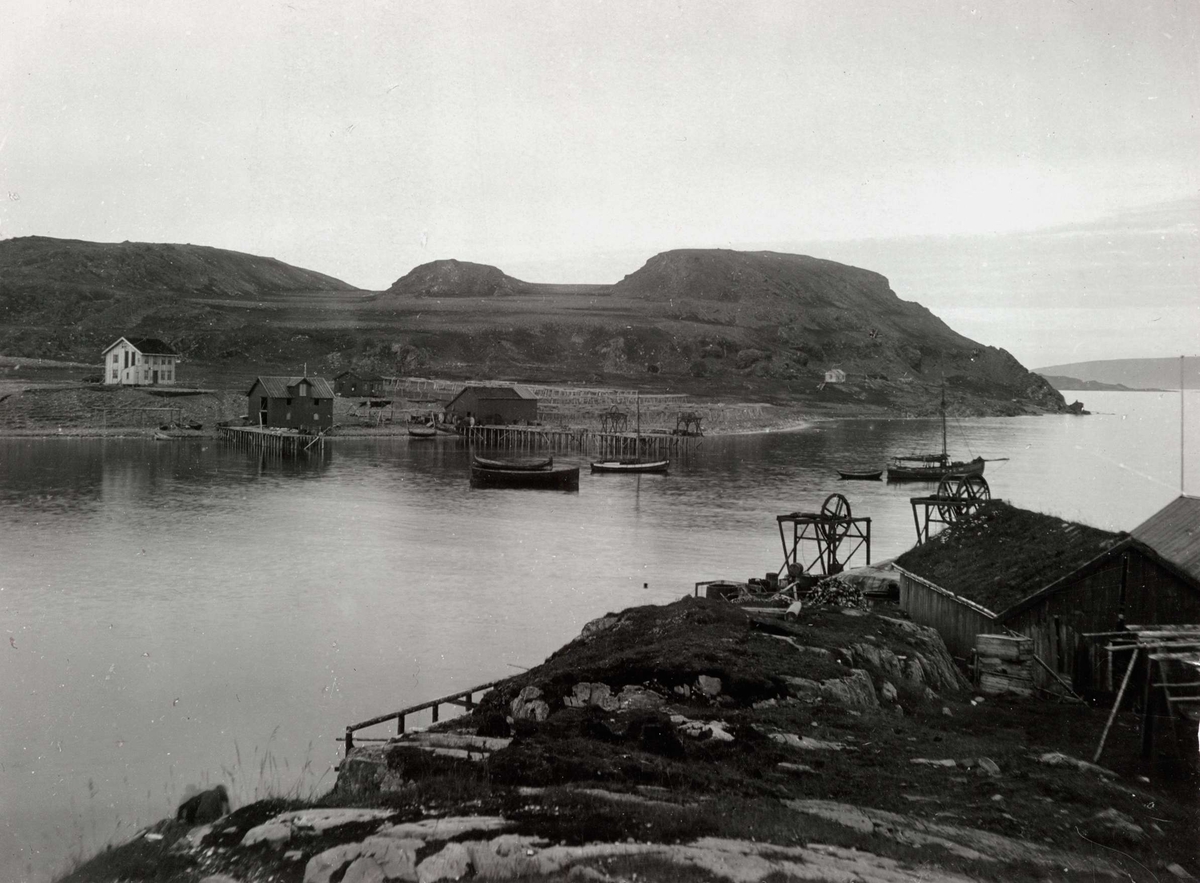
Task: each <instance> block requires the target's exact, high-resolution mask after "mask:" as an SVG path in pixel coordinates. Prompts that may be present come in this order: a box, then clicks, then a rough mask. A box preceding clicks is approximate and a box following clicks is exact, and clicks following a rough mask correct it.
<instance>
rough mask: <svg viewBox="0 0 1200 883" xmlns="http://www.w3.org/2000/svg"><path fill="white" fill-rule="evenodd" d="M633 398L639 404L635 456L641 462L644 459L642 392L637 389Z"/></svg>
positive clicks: (634, 447) (634, 444)
mask: <svg viewBox="0 0 1200 883" xmlns="http://www.w3.org/2000/svg"><path fill="white" fill-rule="evenodd" d="M633 398H634V401H635V402H636V403H637V424H636V426H637V430H636V431H637V437H636V438H635V439H634V442H633V456H634V457H635V458H637V459H639V460H640V459H641V457H642V391H641V390H640V389H635V390H634V391H633Z"/></svg>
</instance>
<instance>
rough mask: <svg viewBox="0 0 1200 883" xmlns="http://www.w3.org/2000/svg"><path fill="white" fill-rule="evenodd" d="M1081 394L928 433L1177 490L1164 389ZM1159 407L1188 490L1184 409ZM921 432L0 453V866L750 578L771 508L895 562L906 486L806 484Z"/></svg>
mask: <svg viewBox="0 0 1200 883" xmlns="http://www.w3.org/2000/svg"><path fill="white" fill-rule="evenodd" d="M1085 401H1086V402H1087V404H1088V406H1089V407H1090V408H1092V409H1094V410H1096V411H1100V412H1107V413H1103V414H1097V415H1096V416H1093V417H1089V418H1082V419H1081V418H1073V417H1041V418H1015V419H989V420H975V421H969V422H967V421H964V422H961V423H959V422H957V421H952V423H951V427H950V439H951V447H952V449H953V452H954V453H955V454H956V455H957V454H961V455H967V454H971V455H975V454H982V455H983V456H985V457H1010V458H1011V459H1010V460H1009V461H1007V462H997V463H990V464H988V469H987V477H988V479H989V481H990V482H991V485H992V490H993V495H995V496H999V497H1003V498H1005V499H1009V500H1011V501H1013V502H1015V503H1017V504H1019V505H1022V506H1028V507H1031V508H1037V509H1041V510H1043V511H1048V512H1052V513H1054V514H1058V515H1062V516H1064V517H1068V518H1073V519H1078V520H1082V521H1085V522H1088V523H1091V524H1095V525H1098V526H1101V527H1106V528H1111V529H1128V528H1131V527H1133V526H1134V525H1136V524H1137V523H1138V522H1139V521H1141V520H1142V519H1143V518H1145V517H1146V516H1148V515H1150V514H1151V513H1153V512H1154V511H1155V510H1157V509H1158V508H1159V507H1161V506H1162V505H1164V504H1165V503H1166V502H1168V501H1169V500H1171V499H1172V498H1173V497H1174V496H1175V495H1176V493H1177V492H1178V487H1179V399H1178V395H1177V394H1175V395H1171V394H1162V395H1160V394H1154V393H1125V394H1119V393H1107V394H1104V393H1089V394H1087V395H1086V397H1085ZM1188 414H1189V421H1188V422H1189V431H1188V434H1189V442H1190V444H1189V454H1188V456H1189V462H1190V464H1191V465H1190V466H1189V470H1188V471H1189V490H1190V491H1191V492H1193V493H1195V492H1197V491H1198V490H1200V482H1197V481H1196V476H1197V474H1198V470H1197V465H1198V464H1200V438H1198V437H1200V419H1197V418H1200V396H1198V395H1197V394H1189V403H1188ZM939 433H940V430H939V427H938V424H937V423H936V422H927V421H846V422H842V423H833V424H822V425H820V426H817V427H814V428H812V429H809V430H805V431H800V432H794V433H776V434H769V435H757V436H742V437H736V438H726V439H719V440H718V439H708V440H706V441H705V443H704V446H703V449H702V451H701V452H700V454H699V455H697V456H696V457H695V458H694V459H693V460H692V461H691V462H689V463H686V464H682V465H680V466H679V467H677V468H675V469H674V470H673V472H672V473H671V474H670V475H668V476H643V477H641V478H636V477H630V476H591V475H587V474H584V475H583V476H582V478H581V483H580V490H579V493H577V494H563V493H554V492H528V491H525V492H522V491H473V490H471V489H470V488H469V487H468V486H467V480H466V463H467V453H466V451H465V449H464V448H463V447H461V446H460V443H459V442H457V441H456V440H452V439H439V440H436V441H427V442H424V441H423V442H415V443H410V442H409V441H408V439H406V438H401V439H397V440H388V441H345V442H339V443H337V444H336V445H335V446H334V447H333V450H332V452H330V453H329V454H328V455H327V456H326V457H325V459H324V460H322V461H320V462H316V463H311V464H307V465H304V466H297V465H289V464H284V465H280V464H278V463H275V464H263V463H260V462H259V461H257V460H256V459H255V458H254V457H253V456H251V455H247V454H246V453H244V452H240V451H231V450H227V449H224V448H222V447H221V446H220V445H219V444H217V443H213V442H203V443H200V442H197V443H155V442H143V441H120V440H116V441H113V440H109V441H99V440H82V441H81V440H66V439H49V440H36V441H34V440H21V439H8V440H5V439H0V613H2V614H3V627H4V630H5V635H4V638H6V639H7V640H6V641H5V643H7V645H8V646H2V645H0V652H2V654H3V656H2V657H0V658H2V659H3V660H4V664H3V666H4V667H3V677H2V678H0V734H2V741H0V795H2V797H0V879H5V880H9V879H14V880H16V879H25V878H28V879H36V880H42V879H47V878H48V877H49V876H50V874H51V873H52V872H53V871H55V870H57V869H60V868H61V867H62V865H63V863H64V861H66V860H67V859H68V858H69V856H70V855H71V854H72V853H78V852H83V853H90V852H92V851H94V850H95V849H97V848H100V847H101V846H103V844H104V843H106V842H109V841H110V840H111V839H113V837H114V836H115V837H118V838H120V837H123V836H125V835H126V834H128V833H132V832H133V831H134V830H136V828H137V827H138V826H139V825H144V824H147V823H149V822H152V821H155V820H157V819H159V818H161V817H163V816H164V815H167V814H169V813H170V812H172V810H173V808H174V806H175V805H176V803H177V802H178V800H179V798H180V796H181V795H182V793H183V790H184V788H185V787H186V786H187V785H189V784H203V783H216V782H218V781H222V782H225V783H226V785H227V786H229V787H230V791H231V793H233V794H234V796H235V802H236V803H241V802H244V801H246V800H250V799H253V798H254V797H255V796H256V795H258V796H261V795H263V794H265V793H267V792H268V791H270V792H275V793H280V792H285V791H288V790H292V789H298V790H299V791H300V792H301V793H308V791H309V790H310V789H312V788H313V787H324V786H326V785H328V784H330V783H331V782H332V778H333V775H332V772H330V767H331V765H332V764H334V763H336V761H337V759H338V747H339V746H338V744H337V743H335V742H334V741H333V740H334V738H335V737H336V736H339V735H340V734H341V730H342V728H343V727H344V726H345V725H346V724H347V723H349V722H352V721H355V720H360V719H363V718H367V717H371V716H373V715H375V714H378V713H381V712H385V711H389V710H392V709H395V708H399V707H401V706H403V705H406V704H411V703H415V702H419V701H422V700H425V699H429V698H433V697H434V696H438V695H441V694H443V693H448V692H452V691H454V690H457V689H462V688H466V687H469V686H472V685H474V684H477V683H481V682H483V681H486V680H491V679H494V678H497V677H502V676H505V675H508V674H512V673H514V672H515V671H516V670H517V667H521V666H531V665H534V664H536V663H538V662H539V661H541V660H542V659H543V658H544V657H545V656H546V655H547V654H549V653H550V652H552V651H553V650H555V649H557V648H558V647H559V646H561V645H562V644H563V643H564V642H565V641H567V640H569V639H570V638H571V637H573V636H574V635H576V634H577V633H578V632H579V630H580V628H581V627H582V626H583V624H584V623H585V622H587V621H588V620H589V619H592V618H594V617H596V616H600V615H602V614H604V613H605V612H607V611H610V610H617V609H620V608H623V607H626V606H629V605H631V604H641V603H662V602H668V601H671V600H674V599H676V598H678V597H680V596H681V595H683V594H684V593H688V592H690V591H691V590H692V584H693V583H694V582H695V581H697V580H701V579H712V578H718V577H728V578H739V579H744V578H746V577H749V576H753V575H762V574H763V573H764V572H766V571H768V570H775V569H778V567H779V565H780V562H781V560H782V554H783V553H782V548H781V545H780V541H779V536H778V533H777V530H776V526H775V520H774V516H775V515H776V514H778V513H781V512H788V511H793V510H796V509H815V508H817V507H819V506H820V504H821V502H822V501H823V500H824V498H825V496H826V495H827V494H829V493H831V492H833V491H841V492H843V493H845V494H846V495H847V496H848V497H849V499H850V502H851V504H852V506H853V509H854V514H856V515H869V516H871V517H872V519H873V524H872V534H873V539H874V548H873V557H874V558H875V559H876V560H878V559H883V558H887V557H891V556H894V555H896V554H898V553H900V552H902V551H903V550H904V549H906V548H907V547H908V546H909V545H911V543H912V541H913V539H914V529H913V524H912V515H911V510H910V508H909V505H908V497H909V496H910V495H912V494H913V493H915V492H917V491H920V490H925V489H927V487H925V486H914V485H900V486H888V485H886V484H883V483H840V482H838V481H837V480H836V475H835V473H834V468H835V467H836V466H844V467H845V466H868V465H874V466H875V467H876V468H878V466H880V465H882V464H883V463H884V462H885V460H886V458H887V456H888V455H889V454H892V453H904V452H907V451H911V450H916V449H922V448H927V447H930V446H931V445H934V444H937V443H938V436H939ZM831 476H833V477H832V478H831ZM322 777H324V778H322ZM318 783H319V785H318ZM29 869H31V870H29Z"/></svg>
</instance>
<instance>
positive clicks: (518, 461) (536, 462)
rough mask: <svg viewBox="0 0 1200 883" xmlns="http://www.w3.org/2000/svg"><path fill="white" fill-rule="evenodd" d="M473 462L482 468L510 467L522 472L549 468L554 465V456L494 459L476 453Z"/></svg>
mask: <svg viewBox="0 0 1200 883" xmlns="http://www.w3.org/2000/svg"><path fill="white" fill-rule="evenodd" d="M471 463H472V464H473V465H475V466H479V467H480V468H482V469H509V470H516V471H521V472H529V471H535V470H543V469H549V468H550V467H552V466H553V465H554V458H553V457H508V458H504V459H492V458H490V457H481V456H479V455H478V454H475V455H474V456H473V457H472V458H471Z"/></svg>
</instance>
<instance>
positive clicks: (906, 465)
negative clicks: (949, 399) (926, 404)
mask: <svg viewBox="0 0 1200 883" xmlns="http://www.w3.org/2000/svg"><path fill="white" fill-rule="evenodd" d="M938 411H939V413H940V414H941V416H942V452H941V453H940V454H937V453H933V454H902V455H900V456H895V457H892V461H891V463H889V464H888V470H887V480H888V481H941V480H942V479H943V478H945V477H946V476H947V475H956V476H957V475H961V476H967V475H983V467H984V466H985V465H986V463H987V461H986V460H984V459H983V457H976V458H975V459H973V460H951V459H950V455H949V454H948V453H947V452H946V387H945V386H944V385H943V386H942V402H941V405H939V407H938Z"/></svg>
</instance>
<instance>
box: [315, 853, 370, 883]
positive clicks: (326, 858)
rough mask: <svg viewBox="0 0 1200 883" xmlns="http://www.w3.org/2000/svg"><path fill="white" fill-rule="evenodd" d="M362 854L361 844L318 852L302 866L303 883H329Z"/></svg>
mask: <svg viewBox="0 0 1200 883" xmlns="http://www.w3.org/2000/svg"><path fill="white" fill-rule="evenodd" d="M362 853H363V845H362V844H361V843H343V844H341V845H339V846H335V847H333V848H332V849H327V850H325V851H324V852H319V853H317V854H316V855H314V856H313V857H312V858H310V859H309V860H308V864H307V865H305V866H304V883H329V881H330V880H331V879H332V878H333V875H334V874H336V873H338V872H339V871H340V870H341V869H342V868H344V867H346V865H348V864H350V863H351V862H352V861H354V860H355V859H356V858H358V857H359V856H360V855H362Z"/></svg>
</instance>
